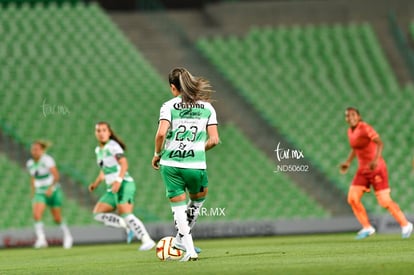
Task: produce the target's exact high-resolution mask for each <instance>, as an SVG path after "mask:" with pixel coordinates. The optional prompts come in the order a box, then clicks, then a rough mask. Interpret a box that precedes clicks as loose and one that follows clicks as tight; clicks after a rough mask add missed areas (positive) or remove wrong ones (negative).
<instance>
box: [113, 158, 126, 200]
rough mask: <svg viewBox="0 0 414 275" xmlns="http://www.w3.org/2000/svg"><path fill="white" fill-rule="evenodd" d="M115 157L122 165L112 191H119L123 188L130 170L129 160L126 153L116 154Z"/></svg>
mask: <svg viewBox="0 0 414 275" xmlns="http://www.w3.org/2000/svg"><path fill="white" fill-rule="evenodd" d="M115 158H116V160H117V161H118V164H119V166H120V169H119V174H118V177H117V178H116V180H115V182H113V183H112V193H118V191H119V189H120V188H121V184H122V181H123V180H124V177H125V174H126V172H127V171H128V160H127V158H126V157H125V155H124V153H123V152H122V153H118V154H115Z"/></svg>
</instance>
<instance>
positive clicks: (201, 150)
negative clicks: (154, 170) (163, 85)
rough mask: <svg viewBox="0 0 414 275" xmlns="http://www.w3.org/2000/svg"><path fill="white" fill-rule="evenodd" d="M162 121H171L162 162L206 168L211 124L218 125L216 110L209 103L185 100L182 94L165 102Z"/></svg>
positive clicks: (186, 166) (162, 109) (169, 164)
mask: <svg viewBox="0 0 414 275" xmlns="http://www.w3.org/2000/svg"><path fill="white" fill-rule="evenodd" d="M160 120H168V121H169V122H170V124H171V126H170V129H169V132H168V134H167V138H166V141H165V145H164V150H163V152H162V156H161V160H160V164H161V165H165V166H173V167H180V168H193V169H206V167H207V165H206V153H205V143H206V140H207V131H206V129H207V126H208V125H214V124H217V117H216V111H215V110H214V108H213V106H212V105H211V104H210V103H209V102H205V101H197V102H196V103H195V104H187V103H183V102H182V99H181V96H177V97H175V98H173V99H171V100H169V101H167V102H165V103H164V104H163V105H162V107H161V110H160Z"/></svg>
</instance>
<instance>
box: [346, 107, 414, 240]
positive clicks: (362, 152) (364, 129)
mask: <svg viewBox="0 0 414 275" xmlns="http://www.w3.org/2000/svg"><path fill="white" fill-rule="evenodd" d="M345 120H346V122H347V123H348V125H349V129H348V139H349V144H350V146H351V148H352V150H351V153H350V154H349V156H348V159H347V160H346V161H345V162H344V163H342V164H341V165H340V171H341V173H343V174H344V173H346V172H347V171H348V168H349V166H350V164H351V162H352V160H353V159H354V158H355V157H357V159H358V170H357V172H356V175H355V177H354V179H353V181H352V185H351V187H350V189H349V193H348V203H349V204H350V205H351V207H352V210H353V212H354V214H355V216H356V218H357V219H358V221H359V223H360V224H361V225H362V229H361V230H360V231H359V232H358V235H357V237H356V238H357V239H363V238H366V237H368V236H370V235H372V234H374V233H375V228H374V227H372V225H371V224H370V222H369V219H368V215H367V213H366V211H365V208H364V206H363V205H362V203H361V198H362V196H363V194H364V193H365V192H369V191H370V188H371V185H372V186H373V188H374V190H375V196H376V197H377V200H378V203H379V205H381V206H382V207H384V208H386V209H387V210H388V211H389V212H390V214H391V215H392V216H393V217H394V218H395V220H396V221H397V222H398V223H399V224H400V225H401V228H402V237H403V238H409V237H410V235H411V232H412V230H413V225H412V223H410V222H408V221H407V219H406V217H405V215H404V213H403V212H402V211H401V209H400V207H399V206H398V204H397V203H395V202H394V201H393V200H392V199H391V196H390V192H391V190H390V187H389V185H388V172H387V166H386V163H385V161H384V159H383V158H382V149H383V147H384V145H383V143H382V141H381V139H380V136H379V135H378V134H377V132H376V131H375V130H374V128H372V127H371V126H370V125H369V124H367V123H365V122H364V121H362V118H361V116H360V114H359V111H358V109H356V108H353V107H348V108H347V109H346V111H345Z"/></svg>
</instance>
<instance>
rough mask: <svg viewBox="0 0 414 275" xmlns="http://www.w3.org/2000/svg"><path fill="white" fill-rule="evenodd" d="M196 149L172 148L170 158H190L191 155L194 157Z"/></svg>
mask: <svg viewBox="0 0 414 275" xmlns="http://www.w3.org/2000/svg"><path fill="white" fill-rule="evenodd" d="M194 156H195V154H194V150H192V149H191V150H172V151H171V153H170V154H169V155H168V157H169V158H170V159H172V158H181V159H184V158H190V157H192V158H193V157H194Z"/></svg>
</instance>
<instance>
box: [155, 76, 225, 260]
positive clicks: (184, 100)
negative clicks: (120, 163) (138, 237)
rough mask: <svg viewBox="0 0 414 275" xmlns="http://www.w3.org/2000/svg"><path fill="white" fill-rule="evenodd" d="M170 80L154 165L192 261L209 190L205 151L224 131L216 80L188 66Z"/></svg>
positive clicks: (179, 241) (180, 240)
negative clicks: (213, 100) (220, 124)
mask: <svg viewBox="0 0 414 275" xmlns="http://www.w3.org/2000/svg"><path fill="white" fill-rule="evenodd" d="M169 82H170V88H171V93H172V94H173V96H174V98H173V99H171V100H169V101H167V102H165V103H164V104H163V105H162V107H161V110H160V118H159V125H158V131H157V133H156V136H155V152H154V157H153V159H152V166H153V167H154V168H155V169H160V170H161V176H162V178H163V181H164V184H165V187H166V193H167V194H166V195H167V197H168V198H169V200H170V203H171V209H172V213H173V216H174V221H175V224H176V227H177V231H178V232H177V236H176V239H175V243H174V246H175V247H176V248H180V249H182V250H185V251H186V253H185V255H184V257H183V258H182V259H181V261H190V260H197V258H198V255H197V253H196V250H195V248H194V243H193V238H192V236H191V229H192V228H193V226H194V224H195V222H196V220H197V217H198V214H199V210H200V208H201V207H202V205H203V202H204V200H205V197H206V195H207V190H208V188H207V186H208V179H207V172H206V155H205V151H206V150H209V149H211V148H213V147H214V146H215V145H217V144H218V143H219V135H218V130H217V118H216V111H215V110H214V108H213V106H212V105H211V104H210V98H211V93H212V92H213V91H212V88H211V86H210V83H209V82H208V81H207V80H205V79H203V78H199V77H194V76H192V75H191V74H190V73H189V72H188V71H187V70H186V69H184V68H175V69H173V70H172V71H171V72H170V73H169ZM186 191H188V193H189V196H190V200H189V202H188V204H187V202H186V200H187V198H186Z"/></svg>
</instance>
